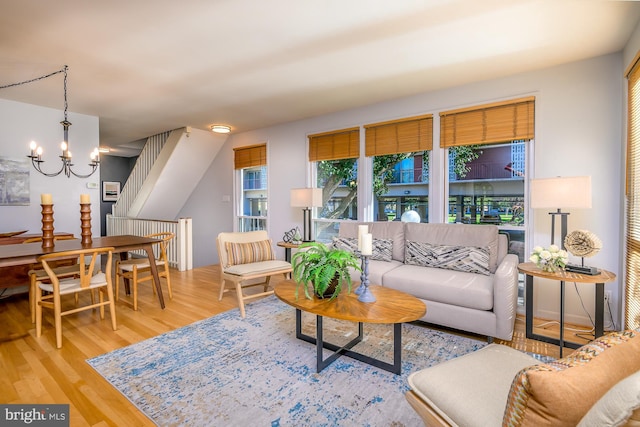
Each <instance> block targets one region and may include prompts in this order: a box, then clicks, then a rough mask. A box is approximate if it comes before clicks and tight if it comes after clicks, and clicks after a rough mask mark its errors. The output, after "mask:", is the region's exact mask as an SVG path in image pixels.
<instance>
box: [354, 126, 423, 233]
mask: <svg viewBox="0 0 640 427" xmlns="http://www.w3.org/2000/svg"><path fill="white" fill-rule="evenodd" d="M365 129H366V139H365V147H366V155H367V156H369V157H373V174H372V176H373V196H374V199H375V200H374V207H373V208H374V212H373V213H374V218H375V219H376V220H377V221H395V220H400V218H401V217H402V215H403V213H405V212H408V211H413V213H412V215H414V217H415V214H416V213H417V214H418V216H419V218H420V221H421V222H428V217H429V216H428V213H429V180H428V177H429V150H431V149H432V147H433V116H432V115H431V114H429V115H425V116H418V117H410V118H404V119H401V120H394V121H389V122H383V123H374V124H370V125H366V126H365Z"/></svg>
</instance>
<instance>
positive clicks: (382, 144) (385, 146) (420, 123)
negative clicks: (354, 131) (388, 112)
mask: <svg viewBox="0 0 640 427" xmlns="http://www.w3.org/2000/svg"><path fill="white" fill-rule="evenodd" d="M364 128H365V155H366V156H367V157H371V156H383V155H386V154H397V153H412V152H416V151H428V150H431V149H432V148H433V115H432V114H428V115H425V116H419V117H410V118H405V119H400V120H393V121H389V122H382V123H373V124H370V125H365V127H364Z"/></svg>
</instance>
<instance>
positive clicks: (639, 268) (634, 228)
mask: <svg viewBox="0 0 640 427" xmlns="http://www.w3.org/2000/svg"><path fill="white" fill-rule="evenodd" d="M627 77H628V81H629V90H628V97H629V99H628V108H629V110H628V114H629V117H628V122H629V124H628V133H629V134H628V136H627V138H628V141H627V183H626V184H627V190H626V191H627V233H626V234H627V242H626V246H627V251H626V252H627V258H626V273H627V277H626V280H625V315H624V317H625V329H635V328H638V327H640V64H639V63H638V62H636V63H635V65H634V66H633V68H632V69H631V71H630V72H629V74H628V76H627Z"/></svg>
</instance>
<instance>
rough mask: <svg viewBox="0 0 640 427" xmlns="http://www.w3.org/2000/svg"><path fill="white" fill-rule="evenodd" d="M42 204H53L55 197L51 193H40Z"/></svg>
mask: <svg viewBox="0 0 640 427" xmlns="http://www.w3.org/2000/svg"><path fill="white" fill-rule="evenodd" d="M40 204H41V205H52V204H53V197H51V194H41V195H40Z"/></svg>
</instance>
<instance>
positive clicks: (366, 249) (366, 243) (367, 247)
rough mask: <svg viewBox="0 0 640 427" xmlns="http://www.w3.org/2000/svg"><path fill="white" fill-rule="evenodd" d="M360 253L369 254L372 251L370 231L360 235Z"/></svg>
mask: <svg viewBox="0 0 640 427" xmlns="http://www.w3.org/2000/svg"><path fill="white" fill-rule="evenodd" d="M361 252H362V255H371V253H372V252H373V236H372V235H371V234H370V233H366V234H363V235H362V250H361Z"/></svg>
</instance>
